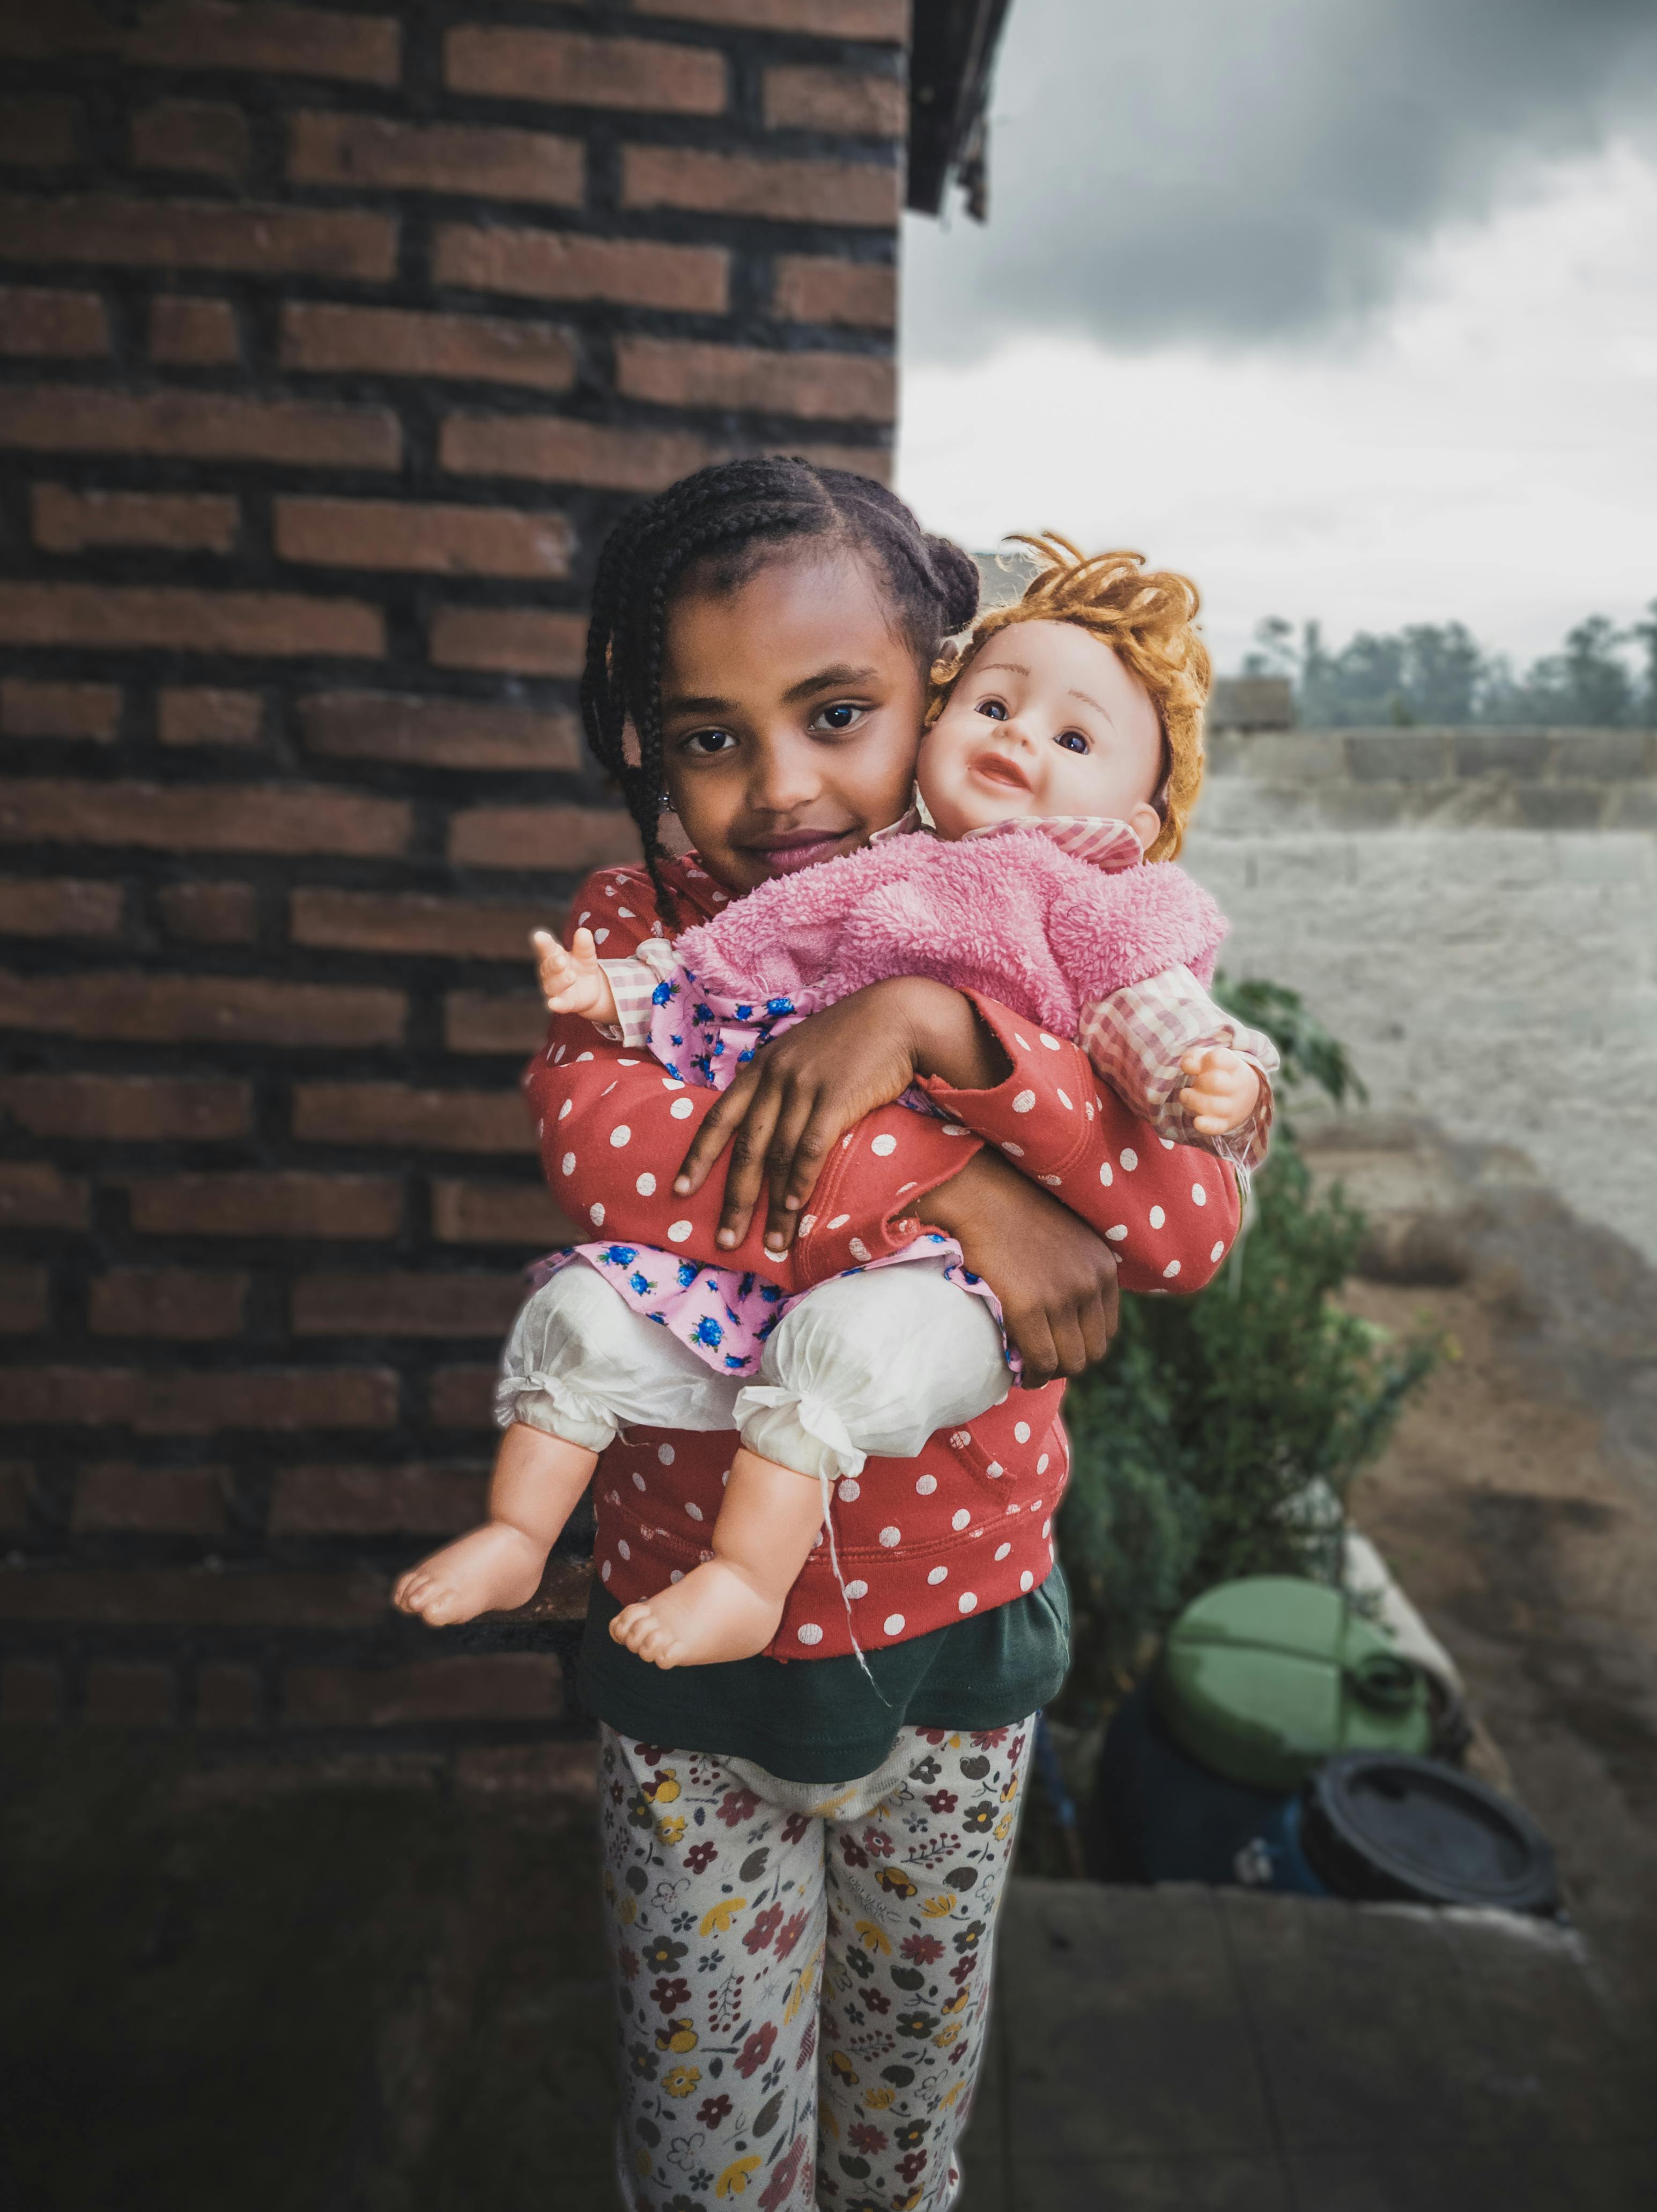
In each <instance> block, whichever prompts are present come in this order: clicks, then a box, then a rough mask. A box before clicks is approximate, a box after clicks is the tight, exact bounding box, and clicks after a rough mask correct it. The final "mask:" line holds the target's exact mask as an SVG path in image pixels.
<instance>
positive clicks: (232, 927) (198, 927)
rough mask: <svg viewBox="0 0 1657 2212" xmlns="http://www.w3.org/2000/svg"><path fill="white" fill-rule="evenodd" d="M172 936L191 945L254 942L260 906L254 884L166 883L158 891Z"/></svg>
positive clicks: (158, 899)
mask: <svg viewBox="0 0 1657 2212" xmlns="http://www.w3.org/2000/svg"><path fill="white" fill-rule="evenodd" d="M155 903H156V905H157V906H158V907H159V908H161V921H162V922H163V923H164V924H165V926H166V928H167V934H168V935H169V936H170V937H179V938H182V939H184V940H185V943H186V944H190V945H251V944H252V941H253V939H254V938H255V937H256V936H257V935H258V902H257V900H256V898H255V896H254V893H253V886H252V884H163V885H162V887H161V890H159V891H158V892H157V893H156V897H155Z"/></svg>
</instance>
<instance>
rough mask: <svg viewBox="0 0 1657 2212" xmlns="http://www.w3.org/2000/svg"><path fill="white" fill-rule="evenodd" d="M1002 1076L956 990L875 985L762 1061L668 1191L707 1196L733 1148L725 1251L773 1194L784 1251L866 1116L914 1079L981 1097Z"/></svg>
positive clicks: (902, 983) (736, 1088)
mask: <svg viewBox="0 0 1657 2212" xmlns="http://www.w3.org/2000/svg"><path fill="white" fill-rule="evenodd" d="M1006 1073H1007V1063H1006V1060H1005V1056H1004V1055H1003V1054H1002V1051H1001V1048H1000V1046H999V1045H998V1044H997V1043H996V1042H995V1039H994V1038H993V1037H992V1036H991V1034H990V1032H989V1031H988V1030H986V1029H985V1028H984V1026H983V1024H981V1023H980V1021H979V1019H978V1017H977V1015H976V1013H975V1012H974V1011H973V1006H972V1003H971V1001H970V1000H968V999H965V998H963V997H962V994H961V993H960V992H959V991H954V990H951V989H950V987H949V986H948V985H947V984H945V983H934V982H930V981H926V979H925V978H924V977H920V976H913V975H906V976H899V977H897V978H895V980H893V981H890V982H885V983H871V984H870V985H869V986H868V987H867V988H866V989H865V990H862V991H854V992H853V994H852V995H851V997H850V998H849V999H842V1000H841V1001H840V1002H839V1004H838V1005H837V1006H825V1007H824V1008H823V1010H822V1012H821V1013H816V1014H812V1015H810V1016H808V1018H806V1019H805V1020H804V1021H803V1022H801V1023H800V1024H798V1027H797V1028H795V1029H792V1030H786V1031H785V1032H784V1034H783V1035H782V1036H780V1037H774V1039H773V1040H772V1042H770V1043H769V1044H768V1045H766V1046H764V1047H763V1048H762V1049H761V1050H760V1051H759V1052H758V1053H757V1054H756V1055H755V1057H754V1059H753V1060H751V1061H750V1063H749V1065H748V1066H746V1067H745V1068H744V1070H743V1071H742V1073H740V1074H739V1075H738V1076H737V1079H736V1080H735V1081H734V1082H733V1083H732V1084H731V1088H730V1089H729V1090H728V1091H726V1092H725V1096H724V1097H723V1098H721V1099H720V1101H719V1103H718V1105H717V1106H715V1107H714V1108H713V1110H712V1112H711V1113H709V1114H708V1115H707V1119H706V1120H705V1121H703V1123H702V1126H701V1129H700V1131H699V1132H698V1133H697V1136H696V1139H695V1143H694V1144H693V1145H692V1146H691V1147H690V1150H689V1152H687V1153H686V1154H685V1157H684V1164H683V1167H682V1168H681V1169H680V1170H679V1174H678V1178H677V1181H676V1182H675V1183H674V1186H673V1188H674V1189H675V1190H676V1191H677V1193H678V1194H679V1195H680V1196H681V1197H682V1198H688V1197H689V1196H690V1195H691V1194H693V1193H694V1192H695V1191H698V1190H700V1189H701V1187H702V1185H703V1183H704V1182H707V1177H708V1175H709V1173H710V1172H711V1170H712V1169H713V1164H714V1162H715V1161H716V1160H717V1159H718V1158H719V1155H720V1153H721V1152H723V1151H724V1150H725V1146H726V1145H727V1144H728V1145H729V1146H731V1168H730V1172H729V1174H728V1175H727V1176H726V1178H725V1205H724V1207H723V1209H722V1211H721V1212H720V1215H719V1244H720V1245H721V1246H722V1247H723V1248H724V1249H726V1250H729V1249H731V1247H732V1246H734V1245H737V1244H740V1243H741V1242H742V1240H743V1238H744V1237H745V1236H746V1235H747V1233H748V1225H749V1222H750V1219H751V1218H752V1216H753V1212H754V1208H755V1206H756V1204H757V1202H758V1200H759V1196H760V1193H761V1190H762V1188H765V1187H767V1186H768V1188H769V1212H768V1218H767V1221H766V1228H765V1243H766V1248H767V1249H768V1250H769V1251H773V1252H777V1253H783V1252H786V1250H787V1249H788V1247H789V1245H790V1244H791V1243H792V1242H793V1237H794V1232H795V1230H796V1229H797V1227H798V1223H799V1216H800V1212H801V1209H802V1208H803V1207H804V1205H805V1202H806V1200H807V1199H809V1198H810V1195H811V1193H812V1190H813V1188H815V1187H816V1180H817V1177H818V1176H819V1175H820V1174H821V1173H822V1164H823V1162H824V1161H825V1160H826V1159H827V1158H828V1157H829V1153H830V1152H832V1151H833V1149H834V1147H835V1145H836V1144H837V1143H838V1142H839V1141H840V1139H841V1137H843V1136H844V1135H845V1133H846V1132H847V1130H848V1129H851V1128H854V1127H856V1126H857V1124H858V1123H859V1121H861V1120H862V1119H863V1117H864V1115H865V1114H872V1113H873V1112H874V1111H875V1109H876V1108H877V1107H879V1106H889V1105H890V1104H891V1103H892V1102H893V1100H894V1099H896V1098H901V1097H902V1096H903V1094H904V1092H905V1091H907V1089H908V1087H909V1085H910V1084H911V1083H913V1080H914V1079H915V1078H916V1076H917V1075H938V1076H942V1077H943V1078H944V1080H945V1081H946V1082H948V1083H950V1084H953V1085H955V1086H956V1088H957V1089H959V1090H962V1091H983V1090H988V1089H990V1088H992V1086H993V1085H995V1084H997V1083H999V1082H1000V1081H1002V1080H1003V1079H1004V1078H1005V1075H1006Z"/></svg>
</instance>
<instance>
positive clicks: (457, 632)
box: [427, 607, 586, 676]
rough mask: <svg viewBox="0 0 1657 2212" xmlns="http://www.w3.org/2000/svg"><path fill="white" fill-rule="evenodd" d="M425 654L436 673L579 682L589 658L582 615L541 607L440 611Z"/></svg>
mask: <svg viewBox="0 0 1657 2212" xmlns="http://www.w3.org/2000/svg"><path fill="white" fill-rule="evenodd" d="M427 649H428V653H430V656H431V659H432V665H434V667H437V668H485V669H493V670H497V671H499V672H500V673H501V674H502V675H506V676H579V675H580V672H581V668H582V665H583V663H584V661H585V659H586V623H585V622H583V620H582V619H581V617H580V615H557V614H546V613H543V611H541V610H540V609H539V608H538V607H439V608H437V609H436V610H435V611H434V613H433V615H432V618H431V625H430V629H429V630H428V638H427Z"/></svg>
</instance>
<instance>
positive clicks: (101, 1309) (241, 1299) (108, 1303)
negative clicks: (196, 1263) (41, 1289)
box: [87, 1267, 247, 1344]
mask: <svg viewBox="0 0 1657 2212" xmlns="http://www.w3.org/2000/svg"><path fill="white" fill-rule="evenodd" d="M246 1304H247V1277H246V1275H223V1274H209V1273H205V1272H203V1270H201V1269H199V1268H195V1267H118V1268H116V1269H115V1270H114V1271H113V1272H112V1273H110V1274H107V1275H100V1276H99V1277H98V1279H96V1281H94V1284H93V1285H92V1296H91V1298H90V1300H89V1302H88V1319H87V1326H88V1328H90V1329H91V1331H92V1334H94V1336H163V1337H167V1338H168V1339H169V1340H171V1341H173V1342H174V1343H179V1344H185V1343H204V1342H206V1341H207V1340H209V1339H210V1338H213V1337H219V1336H234V1335H235V1334H237V1333H238V1331H239V1330H240V1328H241V1325H242V1312H243V1309H244V1308H245V1307H246Z"/></svg>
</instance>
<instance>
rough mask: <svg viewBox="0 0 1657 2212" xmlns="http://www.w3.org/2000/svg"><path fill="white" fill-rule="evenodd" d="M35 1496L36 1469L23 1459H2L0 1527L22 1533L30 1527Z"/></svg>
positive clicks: (7, 1530)
mask: <svg viewBox="0 0 1657 2212" xmlns="http://www.w3.org/2000/svg"><path fill="white" fill-rule="evenodd" d="M33 1497H34V1469H33V1468H32V1467H30V1466H28V1465H27V1463H26V1462H24V1461H22V1460H15V1459H8V1460H0V1529H3V1531H4V1532H5V1534H7V1535H9V1536H15V1535H21V1533H22V1531H23V1530H24V1529H25V1528H27V1527H28V1523H29V1507H30V1504H32V1502H33Z"/></svg>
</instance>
